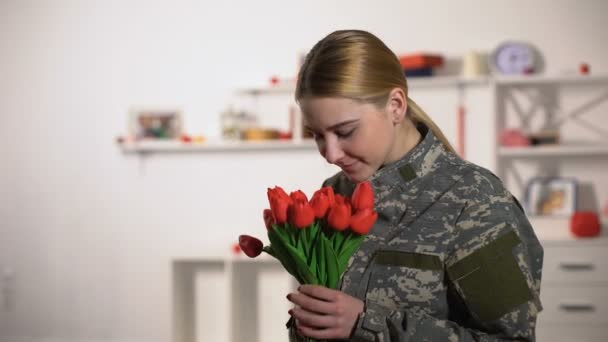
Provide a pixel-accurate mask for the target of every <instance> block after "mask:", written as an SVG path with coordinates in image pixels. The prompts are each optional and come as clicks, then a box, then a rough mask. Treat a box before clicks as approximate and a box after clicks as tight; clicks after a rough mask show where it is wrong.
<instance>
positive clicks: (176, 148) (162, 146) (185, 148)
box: [120, 139, 317, 153]
mask: <svg viewBox="0 0 608 342" xmlns="http://www.w3.org/2000/svg"><path fill="white" fill-rule="evenodd" d="M120 146H121V148H122V150H123V152H125V153H168V152H230V151H276V150H315V149H316V148H317V146H316V144H315V142H314V141H313V140H310V139H305V140H302V141H300V142H297V141H291V140H276V141H275V140H267V141H226V142H213V143H212V142H209V143H183V142H181V141H179V140H161V141H139V142H134V143H124V144H121V145H120Z"/></svg>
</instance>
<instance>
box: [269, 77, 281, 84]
mask: <svg viewBox="0 0 608 342" xmlns="http://www.w3.org/2000/svg"><path fill="white" fill-rule="evenodd" d="M279 82H281V80H280V79H279V78H278V77H277V76H272V77H271V78H270V84H272V85H273V86H274V85H277V84H279Z"/></svg>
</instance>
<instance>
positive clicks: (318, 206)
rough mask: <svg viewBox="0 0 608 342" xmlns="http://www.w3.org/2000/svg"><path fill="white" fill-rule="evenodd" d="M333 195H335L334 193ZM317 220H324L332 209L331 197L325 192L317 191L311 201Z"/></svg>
mask: <svg viewBox="0 0 608 342" xmlns="http://www.w3.org/2000/svg"><path fill="white" fill-rule="evenodd" d="M332 194H333V193H332ZM310 205H311V206H312V210H313V211H314V212H315V217H316V218H323V217H325V214H327V211H328V210H329V207H330V202H329V197H328V196H327V194H326V193H325V192H322V191H321V190H317V191H316V192H315V194H314V195H313V196H312V199H311V200H310Z"/></svg>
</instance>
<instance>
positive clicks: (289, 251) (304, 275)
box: [273, 234, 317, 284]
mask: <svg viewBox="0 0 608 342" xmlns="http://www.w3.org/2000/svg"><path fill="white" fill-rule="evenodd" d="M276 236H278V237H279V238H278V239H276V241H275V242H273V243H276V244H277V245H281V247H282V249H283V250H284V251H285V252H286V256H287V257H288V258H289V260H290V261H291V264H292V265H293V267H294V271H295V272H296V273H297V274H298V276H299V278H298V277H296V278H297V279H298V280H299V281H300V283H301V284H317V277H316V276H315V275H314V274H312V273H311V272H310V269H309V268H308V265H307V263H306V256H305V255H304V253H303V252H302V251H300V250H298V249H296V248H295V247H294V246H293V245H290V244H289V242H288V240H287V239H285V238H283V237H282V236H281V235H278V234H277V235H276Z"/></svg>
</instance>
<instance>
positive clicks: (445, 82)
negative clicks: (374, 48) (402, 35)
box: [237, 74, 608, 96]
mask: <svg viewBox="0 0 608 342" xmlns="http://www.w3.org/2000/svg"><path fill="white" fill-rule="evenodd" d="M407 82H408V86H409V87H411V88H412V89H416V88H436V87H453V86H483V85H488V84H490V82H493V83H494V84H496V85H498V86H514V85H530V86H533V85H539V84H540V85H542V84H596V83H606V85H608V75H604V74H599V75H578V74H574V75H515V76H503V75H488V76H478V77H462V76H426V77H408V78H407ZM295 88H296V81H295V79H287V80H283V81H281V82H280V83H278V84H277V85H273V86H261V87H252V88H245V89H241V90H239V91H237V92H238V93H240V94H244V95H254V96H256V95H266V94H276V95H279V94H283V95H293V94H294V93H295Z"/></svg>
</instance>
